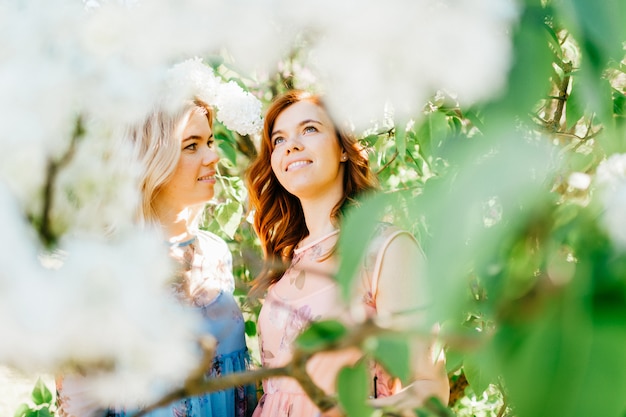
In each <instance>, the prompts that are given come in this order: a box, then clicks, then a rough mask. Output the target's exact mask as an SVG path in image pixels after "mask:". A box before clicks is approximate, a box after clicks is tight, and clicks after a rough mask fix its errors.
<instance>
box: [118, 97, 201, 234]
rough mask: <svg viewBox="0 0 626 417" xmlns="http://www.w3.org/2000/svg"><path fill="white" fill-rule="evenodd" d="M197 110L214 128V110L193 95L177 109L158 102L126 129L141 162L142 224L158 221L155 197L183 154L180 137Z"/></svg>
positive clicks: (135, 153) (136, 156) (140, 218)
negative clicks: (139, 121) (144, 116)
mask: <svg viewBox="0 0 626 417" xmlns="http://www.w3.org/2000/svg"><path fill="white" fill-rule="evenodd" d="M198 111H200V112H202V113H203V114H206V117H207V119H208V121H209V126H210V127H211V129H213V110H212V109H211V107H210V106H209V105H208V104H207V103H205V102H203V101H201V100H198V99H194V100H190V101H188V102H185V103H184V104H183V105H181V106H179V107H178V108H176V109H171V107H168V106H165V105H160V106H156V107H155V108H154V109H153V110H152V111H151V112H150V113H149V114H148V116H147V117H146V118H145V119H144V120H143V122H141V123H138V124H136V125H134V126H130V127H127V129H126V131H125V134H124V137H125V138H126V139H127V140H129V141H130V143H131V145H132V146H133V152H134V157H135V160H136V161H138V162H139V163H140V166H141V172H140V173H139V187H140V190H141V203H140V205H139V207H138V210H137V214H136V215H137V221H138V223H139V224H140V225H142V226H153V225H156V224H158V223H159V219H158V217H157V214H156V211H155V207H154V200H155V197H156V195H157V194H158V193H159V191H160V188H161V187H162V186H163V185H164V184H165V183H167V182H168V181H169V179H170V178H171V177H172V175H173V174H174V171H175V170H176V165H177V164H178V160H179V159H180V154H181V149H180V138H181V136H182V135H183V132H184V130H185V127H186V126H187V122H188V121H189V119H190V117H191V116H192V115H193V114H194V112H198Z"/></svg>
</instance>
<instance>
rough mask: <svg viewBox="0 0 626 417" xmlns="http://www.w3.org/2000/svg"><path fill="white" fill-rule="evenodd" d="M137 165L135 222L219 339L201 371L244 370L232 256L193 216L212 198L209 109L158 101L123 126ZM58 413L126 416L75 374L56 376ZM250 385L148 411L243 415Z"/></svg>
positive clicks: (169, 415)
mask: <svg viewBox="0 0 626 417" xmlns="http://www.w3.org/2000/svg"><path fill="white" fill-rule="evenodd" d="M127 140H129V141H131V143H132V144H133V146H134V149H135V154H136V157H137V158H138V161H139V162H140V166H141V167H142V170H143V171H142V173H141V176H140V187H141V195H142V200H141V207H140V210H139V213H138V217H139V222H140V223H141V224H143V225H145V226H146V227H152V228H156V229H158V230H159V231H160V232H161V234H162V237H163V241H164V244H166V245H168V246H169V248H170V253H171V256H172V257H173V258H174V259H175V260H176V261H178V264H179V273H178V274H177V276H176V278H175V280H174V282H173V293H174V295H175V296H176V297H177V298H178V299H180V300H181V302H182V303H183V304H184V305H186V306H187V307H188V308H192V309H194V310H196V311H197V314H198V316H199V317H200V318H201V321H202V326H203V331H204V332H205V333H206V334H209V335H211V336H213V337H214V338H215V339H216V341H217V346H216V352H215V353H216V355H215V358H214V360H213V366H212V368H211V369H210V370H209V371H208V372H207V374H206V377H207V378H211V377H214V376H219V375H224V374H228V373H232V372H236V371H243V370H245V369H247V367H248V351H247V348H246V342H245V338H244V320H243V317H242V314H241V311H240V309H239V306H238V304H237V302H236V301H235V299H234V298H233V290H234V278H233V274H232V257H231V254H230V252H229V249H228V247H227V245H226V243H225V242H224V241H223V240H222V239H221V238H219V237H218V236H216V235H214V234H212V233H209V232H207V231H203V230H200V229H199V228H198V225H197V221H196V219H197V217H198V214H199V213H200V212H201V210H202V208H203V207H204V205H205V204H206V203H207V202H208V201H209V200H211V199H212V198H213V195H214V186H215V181H216V180H215V175H216V172H217V168H216V165H217V163H218V160H219V156H218V154H217V151H216V146H215V139H214V137H213V110H212V109H211V107H210V106H209V105H207V104H206V103H204V102H202V101H200V100H197V99H196V100H193V101H189V102H185V103H184V104H182V105H181V106H179V108H178V109H176V110H173V111H172V110H170V107H169V106H168V107H167V108H157V109H156V110H154V111H153V112H152V113H151V114H149V115H148V116H147V117H146V119H145V120H144V121H143V122H142V123H139V124H138V125H136V126H132V127H131V128H129V129H128V132H127ZM57 390H58V400H59V414H60V415H61V416H64V417H66V416H67V417H70V416H71V417H87V416H115V417H123V416H131V415H132V414H133V413H132V412H130V411H126V410H122V409H109V410H97V409H93V408H90V407H91V406H90V404H89V402H88V401H87V402H86V401H85V398H84V397H83V395H82V393H81V386H80V379H73V378H65V379H59V381H58V384H57ZM255 398H256V393H255V389H254V387H252V386H239V387H235V388H232V389H227V390H224V391H219V392H215V393H210V394H203V395H199V396H194V397H189V398H184V399H182V400H180V401H177V402H175V403H173V404H171V405H169V406H167V407H164V408H161V409H158V410H155V411H153V412H151V413H149V414H148V415H149V416H150V417H160V416H163V417H245V416H247V415H249V414H250V413H251V412H252V409H253V408H254V405H255V402H256V401H255Z"/></svg>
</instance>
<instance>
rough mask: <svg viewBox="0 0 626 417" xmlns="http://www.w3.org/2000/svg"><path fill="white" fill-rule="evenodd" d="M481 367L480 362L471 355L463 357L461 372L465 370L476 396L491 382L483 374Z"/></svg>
mask: <svg viewBox="0 0 626 417" xmlns="http://www.w3.org/2000/svg"><path fill="white" fill-rule="evenodd" d="M483 369H484V367H483V366H482V364H481V363H480V362H477V361H476V360H475V358H474V357H473V356H471V355H468V356H466V357H465V359H464V361H463V372H465V377H466V378H467V382H468V383H469V384H470V386H471V387H472V389H473V390H474V393H476V395H477V396H478V397H480V396H481V395H482V394H483V392H485V390H486V389H487V388H488V387H489V384H490V383H492V382H493V381H491V380H490V378H489V377H488V376H486V375H485V373H484V370H483Z"/></svg>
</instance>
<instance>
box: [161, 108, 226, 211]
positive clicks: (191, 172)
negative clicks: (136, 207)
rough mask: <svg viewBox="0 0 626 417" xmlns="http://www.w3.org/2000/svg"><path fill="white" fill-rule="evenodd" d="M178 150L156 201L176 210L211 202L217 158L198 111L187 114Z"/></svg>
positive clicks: (211, 139)
mask: <svg viewBox="0 0 626 417" xmlns="http://www.w3.org/2000/svg"><path fill="white" fill-rule="evenodd" d="M180 147H181V153H180V158H179V160H178V164H177V166H176V170H175V171H174V174H173V175H172V177H171V178H170V179H169V181H168V182H166V183H165V184H164V185H163V186H162V187H161V189H160V191H159V193H158V194H157V196H156V198H157V199H163V200H164V202H165V203H167V204H168V205H170V206H176V207H190V206H193V205H197V204H200V203H205V202H207V201H209V200H211V199H212V198H213V195H214V186H215V174H216V164H217V162H218V161H219V156H218V154H217V151H216V149H215V145H214V138H213V132H212V130H211V127H210V126H209V121H208V119H207V115H206V114H205V113H203V112H202V111H201V110H200V109H199V110H196V111H194V112H193V113H192V114H191V116H190V118H189V121H188V122H187V124H186V126H185V129H184V130H183V135H182V137H181V138H180Z"/></svg>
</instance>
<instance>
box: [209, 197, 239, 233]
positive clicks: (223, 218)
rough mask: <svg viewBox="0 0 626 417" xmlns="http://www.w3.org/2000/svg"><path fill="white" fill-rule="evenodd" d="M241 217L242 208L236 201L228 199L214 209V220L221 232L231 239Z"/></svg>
mask: <svg viewBox="0 0 626 417" xmlns="http://www.w3.org/2000/svg"><path fill="white" fill-rule="evenodd" d="M242 216H243V206H242V205H241V203H239V202H238V201H233V200H230V199H229V200H227V201H226V203H224V204H221V205H219V206H217V208H216V209H215V219H216V220H217V222H218V223H219V225H220V228H221V229H222V231H223V232H224V233H225V234H226V235H227V236H228V237H229V238H231V239H232V238H233V236H235V232H236V231H237V228H238V227H239V224H240V223H241V218H242Z"/></svg>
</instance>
